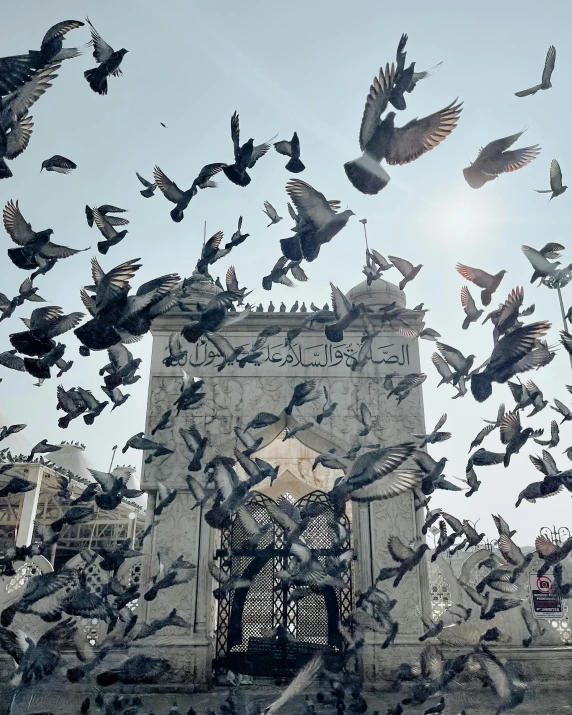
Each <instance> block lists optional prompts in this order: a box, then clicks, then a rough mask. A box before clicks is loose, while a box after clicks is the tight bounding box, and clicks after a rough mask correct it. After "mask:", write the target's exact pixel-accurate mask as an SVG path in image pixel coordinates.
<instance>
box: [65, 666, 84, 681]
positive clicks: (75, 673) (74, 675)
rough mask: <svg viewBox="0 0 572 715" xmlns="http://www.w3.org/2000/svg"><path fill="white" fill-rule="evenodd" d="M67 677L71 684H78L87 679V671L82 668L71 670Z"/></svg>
mask: <svg viewBox="0 0 572 715" xmlns="http://www.w3.org/2000/svg"><path fill="white" fill-rule="evenodd" d="M66 675H67V679H68V680H69V681H70V683H77V682H79V681H80V680H83V678H85V671H84V670H82V669H81V668H70V669H69V670H68V672H67V673H66Z"/></svg>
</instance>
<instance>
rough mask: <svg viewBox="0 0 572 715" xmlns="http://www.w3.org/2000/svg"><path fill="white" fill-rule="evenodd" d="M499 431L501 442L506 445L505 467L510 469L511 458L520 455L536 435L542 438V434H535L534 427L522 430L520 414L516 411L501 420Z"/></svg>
mask: <svg viewBox="0 0 572 715" xmlns="http://www.w3.org/2000/svg"><path fill="white" fill-rule="evenodd" d="M499 429H500V437H501V442H502V443H503V444H505V445H506V452H505V456H504V466H505V467H508V465H509V464H510V458H511V456H512V455H513V454H518V453H519V452H520V450H521V449H522V447H524V445H525V444H526V443H527V442H528V440H529V439H530V438H531V437H533V436H534V435H537V436H540V434H537V433H535V431H534V430H533V429H532V427H526V428H525V429H522V427H521V424H520V412H518V411H516V410H515V411H514V412H507V413H506V414H505V416H504V417H503V418H502V420H501V423H500V428H499Z"/></svg>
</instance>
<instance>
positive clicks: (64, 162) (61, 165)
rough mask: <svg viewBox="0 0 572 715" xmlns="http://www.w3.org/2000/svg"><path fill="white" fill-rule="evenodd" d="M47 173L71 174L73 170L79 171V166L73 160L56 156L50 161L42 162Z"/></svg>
mask: <svg viewBox="0 0 572 715" xmlns="http://www.w3.org/2000/svg"><path fill="white" fill-rule="evenodd" d="M44 169H45V170H46V171H57V172H58V174H69V173H70V171H73V169H77V164H75V163H74V162H73V161H72V160H71V159H66V157H65V156H60V155H59V154H54V156H52V157H51V158H50V159H46V160H45V161H43V162H42V168H41V169H40V173H41V172H42V171H43V170H44Z"/></svg>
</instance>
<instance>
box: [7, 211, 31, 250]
mask: <svg viewBox="0 0 572 715" xmlns="http://www.w3.org/2000/svg"><path fill="white" fill-rule="evenodd" d="M2 218H3V220H4V228H5V229H6V232H7V233H8V235H9V236H10V238H11V239H12V240H13V241H14V243H17V244H18V245H19V246H25V245H26V244H27V243H28V242H29V241H31V240H32V239H33V238H34V236H35V233H34V231H33V230H32V226H31V224H29V223H28V222H27V221H26V219H25V218H24V217H23V216H22V214H21V213H20V208H19V206H18V202H17V201H16V203H14V202H13V201H8V203H7V204H6V206H5V207H4V211H3V213H2Z"/></svg>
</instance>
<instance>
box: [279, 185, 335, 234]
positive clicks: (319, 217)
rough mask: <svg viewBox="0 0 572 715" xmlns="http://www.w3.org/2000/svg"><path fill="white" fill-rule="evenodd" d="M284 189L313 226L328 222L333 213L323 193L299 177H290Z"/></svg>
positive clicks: (316, 226) (317, 226)
mask: <svg viewBox="0 0 572 715" xmlns="http://www.w3.org/2000/svg"><path fill="white" fill-rule="evenodd" d="M286 191H287V193H288V195H289V196H290V198H291V199H292V202H293V203H294V205H295V206H296V208H297V209H298V212H299V213H300V215H301V216H302V217H303V218H304V219H305V220H306V221H308V222H310V223H311V224H312V225H313V226H314V227H315V228H320V227H322V226H324V225H325V224H327V223H329V222H330V221H331V220H332V218H333V217H334V215H335V212H334V211H333V210H332V208H331V206H330V204H329V203H328V201H327V199H326V197H325V196H324V194H322V193H320V192H319V191H317V190H316V189H314V188H313V187H312V186H310V184H307V183H306V182H305V181H301V180H300V179H291V180H290V181H289V182H288V183H287V184H286Z"/></svg>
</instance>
